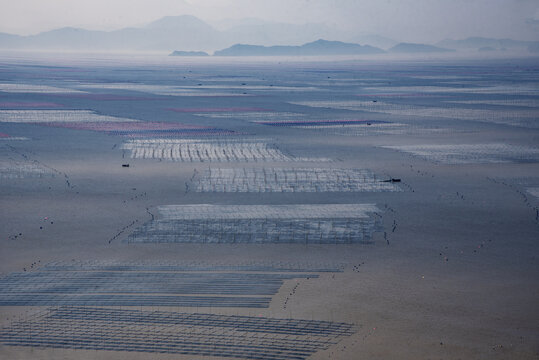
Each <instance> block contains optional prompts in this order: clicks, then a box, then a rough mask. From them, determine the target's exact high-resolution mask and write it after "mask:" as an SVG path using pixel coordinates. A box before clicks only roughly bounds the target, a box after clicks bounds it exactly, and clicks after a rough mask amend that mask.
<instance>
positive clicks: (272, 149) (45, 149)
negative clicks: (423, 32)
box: [0, 58, 539, 359]
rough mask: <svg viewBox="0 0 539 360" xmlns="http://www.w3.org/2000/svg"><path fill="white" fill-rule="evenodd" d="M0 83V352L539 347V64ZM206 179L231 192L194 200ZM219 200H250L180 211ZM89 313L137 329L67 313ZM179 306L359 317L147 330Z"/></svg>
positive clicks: (107, 355)
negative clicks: (213, 209) (298, 326)
mask: <svg viewBox="0 0 539 360" xmlns="http://www.w3.org/2000/svg"><path fill="white" fill-rule="evenodd" d="M447 76H451V78H450V79H448V78H447ZM0 79H1V81H0V83H2V84H1V86H0V134H4V135H3V136H2V137H0V183H1V186H0V202H1V206H0V246H1V248H0V260H1V261H0V275H1V277H0V284H2V286H1V287H0V305H1V306H0V322H1V327H2V329H1V330H0V358H5V359H95V358H99V359H124V358H125V359H127V358H129V359H139V358H140V359H147V358H155V359H193V358H197V359H214V358H260V359H270V358H271V359H278V358H284V359H287V358H310V359H328V358H330V359H376V358H378V359H381V358H382V359H537V358H538V357H539V342H538V340H537V339H539V326H538V325H537V324H539V305H538V304H539V286H538V284H539V252H538V250H537V240H538V239H539V198H537V196H536V194H537V192H536V191H535V190H534V189H536V188H537V187H538V186H539V165H538V163H539V146H538V144H539V130H538V129H539V125H538V124H539V116H538V115H539V85H538V84H539V68H538V67H537V63H536V62H534V61H533V59H523V60H507V59H506V60H503V61H501V60H500V61H482V62H478V61H477V62H476V61H457V60H455V61H452V62H442V61H432V62H413V61H393V62H391V61H385V62H383V63H380V62H370V61H363V60H361V61H360V60H358V61H351V60H349V61H334V62H329V61H319V62H316V61H308V62H293V61H282V62H281V61H277V60H275V61H273V60H272V61H252V62H245V61H240V60H237V61H236V60H230V61H229V62H228V63H225V62H217V61H216V60H213V59H211V60H204V61H200V62H193V61H189V62H186V60H182V59H179V58H173V59H150V60H148V59H145V60H144V61H142V60H140V61H135V60H129V61H128V60H126V59H125V58H124V59H120V60H116V61H114V62H111V61H98V60H95V61H88V60H85V61H82V60H80V59H79V60H77V59H74V60H73V59H72V60H68V59H61V60H55V59H50V58H49V59H33V60H26V61H24V62H21V61H19V60H14V59H9V58H4V59H2V60H1V61H0ZM21 84H23V85H24V86H23V85H21ZM21 86H22V87H21ZM21 89H22V90H21ZM216 93H217V94H216ZM358 101H359V102H361V103H359V104H358V103H357V102H358ZM343 102H344V103H345V105H343ZM366 102H370V104H375V105H376V104H378V102H383V103H384V104H385V103H389V104H391V107H389V106H385V107H382V108H381V109H378V108H376V107H375V106H374V105H373V106H366V105H367V104H366ZM449 104H450V105H449ZM171 109H172V110H171ZM178 109H179V110H178ZM182 109H183V110H182ZM440 109H441V110H440ZM400 110H402V111H400ZM453 110H454V113H453V112H452V111H453ZM27 111H35V113H28V112H27ZM50 111H69V113H61V115H62V116H63V118H62V121H64V122H66V123H69V124H70V125H69V127H66V126H62V125H60V124H59V122H58V115H57V114H56V115H55V114H53V113H50ZM291 114H293V115H291ZM451 114H454V115H451ZM103 116H105V117H103ZM291 119H292V120H291ZM297 119H301V120H305V121H307V120H308V121H309V123H308V124H301V123H298V122H299V120H297ZM342 120H364V121H365V122H364V123H363V122H356V123H354V124H352V125H350V124H345V125H343V121H342ZM291 121H293V123H290V122H291ZM329 121H340V122H339V125H332V124H328V122H329ZM118 123H121V124H122V125H118ZM137 123H144V124H145V125H140V124H139V125H133V124H137ZM154 123H155V124H154ZM163 123H164V124H173V125H174V126H171V125H163ZM81 124H82V125H81ZM130 124H131V125H130ZM147 124H149V125H147ZM179 125H181V126H179ZM77 126H78V127H79V128H78V129H77ZM89 128H91V129H92V130H89ZM187 129H188V130H187ZM160 139H161V140H160ZM162 139H165V140H162ZM137 141H146V145H147V146H150V147H151V153H150V152H148V151H149V150H144V151H146V152H144V153H141V154H143V155H140V156H138V155H136V153H135V151H133V145H129V144H136V142H137ZM138 144H140V142H139V143H138ZM148 144H150V145H148ZM171 144H184V145H182V146H184V147H182V148H181V149H180V148H179V147H178V146H176V145H173V146H172V147H171ZM185 144H190V145H189V146H187V145H185ZM193 144H196V145H193ZM253 144H258V145H256V146H253ZM146 145H145V146H146ZM442 145H443V146H442ZM174 146H176V147H174ZM187 148H189V150H188V151H189V153H185V154H184V153H182V155H181V156H180V155H179V154H180V153H179V151H184V150H185V149H187ZM185 151H187V150H185ZM191 151H193V153H192V154H191ZM196 151H198V153H197V154H196V155H195V152H196ZM201 152H204V154H203V155H201V154H202V153H201ZM230 154H236V155H234V156H232V155H230ZM200 159H204V161H202V162H201V161H200ZM127 164H128V165H129V166H128V167H127V166H123V165H127ZM208 169H211V171H218V169H229V170H222V171H221V170H219V174H221V175H220V176H221V177H220V178H219V179H218V180H215V179H214V180H212V181H214V182H216V181H217V182H220V183H227V184H233V185H229V186H222V187H220V185H215V184H214V185H212V186H213V188H212V187H211V186H209V185H208V186H209V187H206V190H205V191H204V192H199V191H197V189H198V190H200V189H201V188H203V187H202V186H201V185H200V184H202V182H205V184H206V183H210V180H209V178H207V177H206V178H205V177H204V176H207V174H208V173H209V170H208ZM230 169H236V171H234V170H230ZM237 169H240V170H237ZM244 169H246V170H244ZM275 169H277V170H275ZM279 169H281V170H279ZM282 169H286V170H282ZM293 169H302V170H301V173H303V172H305V173H309V172H310V174H311V175H309V176H308V177H306V178H305V179H304V180H302V179H301V176H302V175H301V173H300V174H299V175H298V173H296V172H294V171H292V170H293ZM320 169H324V171H322V170H320ZM331 169H341V170H342V169H344V170H342V171H341V172H340V174H341V175H340V176H345V175H342V174H352V175H353V176H357V175H354V174H357V173H358V171H360V170H361V171H364V170H368V171H369V172H368V174H369V175H368V176H367V177H365V179H366V180H361V181H363V182H362V183H361V184H362V185H361V186H358V187H356V188H354V187H352V186H348V187H346V186H345V187H340V188H339V187H338V186H334V185H335V184H336V183H337V184H338V183H343V182H345V181H348V180H346V179H344V178H342V177H341V178H337V175H335V176H334V177H333V176H328V174H331ZM351 169H352V170H353V169H356V170H357V171H356V172H354V171H355V170H354V171H352V170H351ZM359 173H361V174H364V172H359ZM205 174H206V175H205ZM223 174H224V175H223ZM227 174H228V175H230V177H227V176H228V175H227ZM241 174H245V176H244V177H240V175H241ZM254 174H266V176H272V178H271V179H270V180H271V181H270V180H268V179H266V180H264V178H263V176H262V175H257V177H256V179H255V177H254ZM268 174H269V175H268ZM283 174H284V175H283ZM242 176H243V175H242ZM286 176H288V177H286ZM298 176H299V177H300V178H298ZM346 176H348V175H346ZM362 176H363V175H362ZM392 179H393V181H394V182H391V181H392ZM356 180H357V179H356ZM399 180H400V181H399ZM376 182H378V184H384V186H379V185H376ZM365 183H367V185H363V184H365ZM197 184H198V185H197ZM234 184H235V185H234ZM238 184H243V185H241V186H240V185H238ZM276 184H277V185H276ZM373 184H374V185H373ZM387 184H391V187H388V186H387ZM197 186H198V188H197ZM238 187H239V188H240V189H241V191H239V192H234V191H232V192H231V191H230V189H231V188H238ZM208 189H209V190H208ZM283 189H284V190H283ZM305 189H309V191H305ZM328 189H330V190H328ZM331 189H333V190H331ZM354 189H355V190H354ZM202 204H210V205H219V206H223V205H234V206H236V207H229V208H227V209H236V210H231V212H230V213H228V214H223V216H222V217H226V218H227V219H225V220H226V221H225V220H223V219H217V218H216V216H215V214H213V213H204V212H202V213H197V214H196V216H195V215H193V216H191V217H190V218H188V219H185V216H186V215H185V214H186V211H187V210H186V209H187V207H185V206H186V205H202ZM320 204H325V205H327V206H325V207H324V208H325V212H323V215H315V214H316V212H317V211H321V210H320V207H317V206H315V205H320ZM343 204H345V205H346V204H348V205H349V206H351V207H350V209H354V210H353V211H352V212H353V213H351V214H343V213H342V212H339V211H340V210H339V209H342V208H340V207H338V206H340V205H343ZM369 204H370V205H372V206H373V207H374V208H375V209H374V210H373V211H372V212H366V213H363V210H361V211H360V210H358V209H365V206H366V205H369ZM166 205H177V206H178V207H175V208H174V212H173V213H166V211H165V210H166V209H167V208H165V207H164V206H166ZM252 205H257V207H250V208H249V207H245V206H252ZM282 205H289V207H287V208H286V209H287V210H286V211H288V212H289V213H286V214H290V215H289V216H290V218H289V219H279V216H278V212H279V211H283V210H282V209H283V208H279V207H278V206H282ZM370 205H369V206H370ZM242 206H243V207H242ZM309 206H311V207H309ZM221 208H223V209H224V208H226V207H221ZM221 208H220V209H221ZM197 209H198V208H197ZM238 209H242V210H241V211H244V212H242V213H241V216H240V213H239V211H240V210H238ZM245 209H256V212H257V213H256V214H253V215H249V214H247V213H246V211H247V210H245ZM275 209H277V210H275ZM279 209H280V210H279ZM369 209H370V208H369ZM197 211H198V210H197ZM234 211H237V213H236V212H234ZM212 214H213V215H212ZM225 215H226V216H225ZM240 218H241V219H243V220H241V221H240ZM275 224H277V225H275ZM283 224H284V225H283ZM148 229H150V230H151V231H150V230H148ZM353 229H356V230H357V229H361V236H359V235H358V234H359V232H357V231H359V230H357V231H356V230H353ZM354 231H356V232H354ZM255 233H256V234H257V235H256V236H254V235H253V234H255ZM134 234H136V236H135V235H134ZM224 235H226V236H224ZM135 240H136V241H135ZM55 266H56V268H54V267H55ZM111 273H114V275H111ZM96 274H101V275H99V277H98V280H91V279H94V278H93V277H92V276H97V275H96ZM144 274H146V275H144ZM171 274H172V275H171ZM15 276H16V277H15ZM32 276H33V277H34V278H35V279H38V280H31V279H30V277H32ZM137 276H138V277H139V278H137ZM140 276H145V277H144V279H146V280H143V279H142V280H141V278H140ZM41 277H46V278H47V279H48V280H47V282H45V281H44V280H41V281H40V280H39V279H41ZM133 277H134V278H133ZM169 277H170V279H172V280H167V279H169ZM253 277H255V278H256V279H258V280H256V281H255V283H253V281H252V278H253ZM12 278H13V279H14V280H9V279H12ZM74 278H76V279H78V280H73V279H74ZM81 279H82V280H81ZM128 279H131V280H128ZM133 279H134V280H133ZM137 279H138V280H137ZM147 279H150V280H147ZM152 279H153V280H152ZM249 279H251V280H249ZM8 280H9V281H11V282H9V286H8ZM100 281H103V282H104V283H103V284H100V283H99V282H100ZM115 281H116V282H115ZM137 282H138V284H139V286H137ZM157 283H159V284H161V285H159V286H157V285H156V284H157ZM264 284H267V287H266V285H264ZM255 285H257V286H258V287H257V286H255ZM77 286H78V287H77ZM152 286H155V287H156V288H155V289H154V288H152ZM148 289H154V290H148ZM201 289H207V290H205V293H204V291H202V290H201ZM231 289H232V290H231ZM261 289H262V290H264V289H265V290H264V291H262V290H261ZM264 292H265V293H264ZM128 297H129V299H131V300H129V301H128ZM158 297H166V299H165V298H161V300H159V299H158ZM186 297H188V298H189V299H187V300H189V301H188V302H186V301H184V300H185V298H186ZM180 298H181V299H183V300H182V301H183V302H182V301H178V300H179V299H180ZM194 298H196V300H193V299H194ZM217 298H219V299H221V298H227V299H228V300H226V299H225V300H224V301H225V304H226V306H222V305H223V302H221V303H219V302H216V299H217ZM238 298H241V299H238ZM247 298H253V299H252V301H254V302H249V301H247V300H246V299H247ZM69 299H70V300H69ZM88 299H89V300H88ZM107 299H108V300H107ZM111 299H112V300H111ZM133 299H134V300H133ZM141 299H146V300H145V301H142V300H141ZM234 299H236V300H234ZM30 300H32V301H30ZM242 304H243V305H242ZM245 304H247V305H245ZM253 304H258V305H253ZM260 304H261V305H260ZM220 305H221V306H220ZM80 308H83V309H95V308H99V309H105V310H107V311H118V310H122V311H130V313H128V314H129V316H131V318H130V319H131V320H130V321H127V322H126V320H125V319H124V320H114V318H113V317H112V316H111V317H110V318H109V319H108V321H109V322H107V323H106V324H105V323H103V324H101V323H99V321H103V320H99V319H97V318H95V319H94V318H90V320H91V321H89V322H88V321H87V320H88V319H87V320H84V321H81V320H80V319H73V318H62V319H57V318H54V319H53V317H55V316H56V317H58V316H60V315H58V314H62V311H63V312H67V313H69V314H71V315H70V316H73V313H74V312H75V311H77V309H80ZM162 313H167V314H166V316H176V315H177V314H192V315H193V316H194V315H195V314H214V315H223V316H227V318H226V319H227V321H232V320H234V319H235V320H234V321H237V322H238V323H239V324H242V326H244V325H245V323H246V322H248V321H254V320H252V318H254V319H281V320H282V321H285V320H286V321H288V323H286V324H288V325H284V324H285V323H280V325H279V326H278V328H279V329H282V328H285V327H286V326H291V325H290V324H292V323H293V322H297V321H300V320H308V321H310V323H309V324H308V325H303V326H304V328H302V329H303V330H302V331H307V330H306V329H311V328H310V327H313V326H318V327H319V326H321V325H320V324H322V323H320V322H324V323H323V324H325V325H324V326H330V325H331V326H336V325H335V324H341V323H345V324H347V325H346V326H350V331H349V332H347V333H345V334H344V333H341V334H339V335H335V334H333V335H328V334H327V333H323V334H322V333H314V332H313V331H314V330H313V331H311V330H309V331H311V332H309V333H308V334H304V333H300V332H297V331H299V330H297V331H296V330H294V331H291V332H290V333H286V334H282V333H280V332H276V330H275V329H274V328H272V329H273V330H268V329H267V328H265V327H264V326H266V325H264V326H259V327H257V326H258V325H256V326H254V327H251V328H249V329H247V330H241V329H243V328H241V329H240V328H237V329H236V328H234V330H230V328H227V327H225V326H224V325H223V324H222V323H219V324H213V323H212V324H213V325H211V326H210V325H207V326H206V325H203V322H200V323H198V325H197V323H196V322H195V323H194V324H191V325H186V324H181V323H174V325H170V324H169V325H166V324H165V325H163V324H162V323H152V321H153V320H152V321H150V320H148V321H146V320H144V321H146V322H144V321H143V320H141V319H143V318H144V316H155V314H162ZM113 314H116V313H113ZM151 314H154V315H151ZM174 314H176V315H174ZM88 316H90V317H92V316H94V317H95V314H93V313H92V314H90V315H88ZM137 316H138V317H137ZM159 316H161V315H159ZM162 316H165V315H162ZM196 316H199V315H196ZM237 316H247V317H249V318H245V317H242V318H237ZM40 319H41V320H40ZM111 319H112V320H111ZM133 319H135V320H133ZM136 319H138V320H136ZM197 319H198V318H197ZM238 319H240V320H238ZM249 319H251V320H249ZM53 320H54V321H53ZM94 320H95V321H96V322H95V323H92V321H94ZM115 321H117V322H115ZM137 321H138V322H137ZM197 321H202V320H197ZM265 321H270V320H265ZM271 321H273V320H271ZM90 323H91V324H94V325H91V324H90ZM52 324H56V325H54V326H57V327H56V328H55V330H54V331H53V330H52ZM100 324H101V325H100ZM294 324H295V323H294ZM302 324H303V323H302ZM40 326H41V327H40ZM92 326H93V327H92ZM171 326H172V327H171ZM173 326H178V328H174V327H173ZM189 326H191V327H189ZM238 326H239V325H238ZM40 329H41V330H40ZM99 329H101V330H102V329H110V331H111V334H112V333H114V334H115V335H114V336H117V338H115V337H114V336H112V335H110V334H109V335H106V333H105V332H100V330H99ZM103 331H104V330H103ZM137 331H138V332H139V333H140V334H152V336H154V337H153V338H151V339H150V340H148V341H146V342H145V343H144V346H145V347H141V346H142V345H141V342H144V341H143V340H141V339H140V338H137V336H136V333H137ZM51 334H52V335H54V337H51V336H52V335H51ZM81 334H82V335H81ZM187 335H188V336H187ZM148 336H149V335H148ZM182 336H183V337H182ZM185 336H187V337H185ZM112 338H114V339H113V340H114V344H115V345H114V346H116V347H115V348H114V347H113V346H112V345H111V344H112V343H113V341H112V340H111V339H112ZM91 339H93V340H91ZM268 339H269V340H268ZM270 340H271V341H270ZM268 341H269V342H268ZM315 343H316V344H318V345H313V344H315ZM156 344H158V345H159V346H157V345H156ZM193 344H195V345H193ZM217 344H225V345H222V346H223V347H219V346H217ZM272 344H273V345H272ZM283 344H288V345H286V346H285V345H283ZM137 346H139V347H137ZM287 346H288V348H287V349H288V350H287V351H288V352H286V351H285V350H284V349H285V348H286V347H287ZM238 349H241V351H240V350H238ZM301 349H303V350H301Z"/></svg>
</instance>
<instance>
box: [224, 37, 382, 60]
mask: <svg viewBox="0 0 539 360" xmlns="http://www.w3.org/2000/svg"><path fill="white" fill-rule="evenodd" d="M384 52H385V51H383V50H382V49H379V48H376V47H373V46H369V45H359V44H353V43H345V42H341V41H328V40H323V39H319V40H316V41H313V42H310V43H306V44H303V45H301V46H286V45H277V46H261V45H245V44H236V45H233V46H231V47H229V48H226V49H223V50H219V51H216V52H215V53H214V55H215V56H313V55H365V54H381V53H384Z"/></svg>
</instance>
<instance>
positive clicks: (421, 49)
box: [389, 43, 455, 54]
mask: <svg viewBox="0 0 539 360" xmlns="http://www.w3.org/2000/svg"><path fill="white" fill-rule="evenodd" d="M451 51H455V50H454V49H446V48H441V47H438V46H433V45H425V44H413V43H400V44H397V45H395V46H393V47H392V48H391V49H389V52H392V53H400V54H404V53H408V54H418V53H439V52H451Z"/></svg>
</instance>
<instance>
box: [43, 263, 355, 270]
mask: <svg viewBox="0 0 539 360" xmlns="http://www.w3.org/2000/svg"><path fill="white" fill-rule="evenodd" d="M344 266H345V264H344V263H303V262H301V261H300V262H283V261H246V262H241V263H234V264H228V263H213V262H212V263H209V262H205V261H198V260H197V261H180V262H178V261H159V262H153V261H152V262H148V261H136V262H134V261H131V262H125V261H122V262H119V261H114V260H99V261H98V260H87V261H55V262H51V263H47V264H45V265H44V266H42V267H40V270H41V271H249V272H284V273H287V272H316V273H320V272H342V271H343V269H344Z"/></svg>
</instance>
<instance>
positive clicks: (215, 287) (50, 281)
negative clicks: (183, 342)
mask: <svg viewBox="0 0 539 360" xmlns="http://www.w3.org/2000/svg"><path fill="white" fill-rule="evenodd" d="M306 277H311V278H316V277H318V275H315V274H309V275H305V274H299V273H293V274H292V273H288V274H279V273H269V274H267V273H260V272H259V273H240V272H234V273H226V272H193V271H191V272H186V273H179V272H155V271H154V272H138V271H34V272H16V273H11V274H9V275H6V276H4V277H1V278H0V294H2V295H6V294H195V295H199V294H218V295H274V294H276V293H277V292H278V291H279V288H280V287H281V286H282V285H283V282H284V280H289V279H295V278H306Z"/></svg>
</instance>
